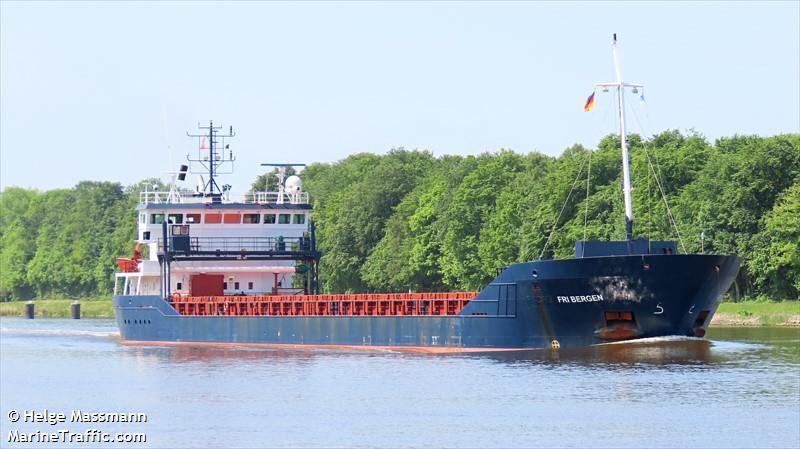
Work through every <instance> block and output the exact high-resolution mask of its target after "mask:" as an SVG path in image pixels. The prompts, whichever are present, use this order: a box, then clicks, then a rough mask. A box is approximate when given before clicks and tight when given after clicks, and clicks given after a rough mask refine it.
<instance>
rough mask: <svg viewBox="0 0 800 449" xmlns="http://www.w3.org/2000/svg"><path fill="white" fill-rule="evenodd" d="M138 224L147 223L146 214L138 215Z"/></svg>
mask: <svg viewBox="0 0 800 449" xmlns="http://www.w3.org/2000/svg"><path fill="white" fill-rule="evenodd" d="M139 223H141V224H145V223H147V214H139Z"/></svg>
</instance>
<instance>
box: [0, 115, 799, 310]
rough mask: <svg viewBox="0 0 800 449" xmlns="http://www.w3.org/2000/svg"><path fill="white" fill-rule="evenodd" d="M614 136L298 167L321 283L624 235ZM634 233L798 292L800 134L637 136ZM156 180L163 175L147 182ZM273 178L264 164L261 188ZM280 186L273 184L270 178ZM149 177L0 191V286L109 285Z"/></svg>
mask: <svg viewBox="0 0 800 449" xmlns="http://www.w3.org/2000/svg"><path fill="white" fill-rule="evenodd" d="M619 143H620V142H619V138H618V137H616V136H608V137H605V138H603V139H602V140H601V141H600V143H599V144H598V146H597V148H596V149H593V150H591V151H590V150H589V149H586V148H583V147H582V146H580V145H575V146H572V147H570V148H568V149H566V150H565V151H564V152H563V153H562V154H561V155H560V156H558V157H551V156H546V155H543V154H540V153H535V152H534V153H529V154H518V153H514V152H512V151H508V150H500V151H498V152H495V153H484V154H481V155H477V156H441V157H434V156H433V155H432V154H431V153H429V152H427V151H416V150H415V151H409V150H405V149H402V148H399V149H393V150H391V151H389V152H388V153H387V154H384V155H375V154H369V153H359V154H354V155H351V156H349V157H347V158H346V159H343V160H341V161H338V162H335V163H314V164H311V165H309V166H308V167H306V168H305V169H304V170H303V173H302V178H303V182H304V188H305V190H308V191H309V193H310V195H311V198H312V201H313V203H314V211H313V213H312V218H313V220H314V222H315V224H316V230H317V239H318V245H319V248H320V249H321V251H322V253H323V256H322V260H321V264H320V280H321V283H322V289H323V290H324V291H325V292H368V291H408V290H413V291H443V290H477V289H480V288H481V287H482V286H483V285H485V283H486V282H488V281H489V280H491V278H492V277H493V276H494V275H495V273H496V270H497V268H498V267H502V266H505V265H508V264H510V263H514V262H522V261H529V260H535V259H539V258H553V257H555V258H564V257H570V256H572V255H573V253H574V243H575V240H581V239H616V240H621V239H623V238H624V235H625V226H624V219H623V201H622V194H621V163H620V157H619ZM629 146H630V149H631V177H632V183H633V205H634V217H635V218H634V234H635V235H636V236H638V237H646V238H651V239H662V240H667V239H668V240H679V241H680V242H682V243H681V244H679V248H681V249H683V248H685V250H686V251H688V252H701V251H702V252H705V253H717V254H737V255H739V256H741V258H742V268H741V270H740V273H739V275H738V277H737V279H736V283H735V287H736V291H735V292H734V293H735V294H736V295H741V296H751V297H755V296H767V297H771V298H776V299H798V297H800V135H798V134H787V135H777V136H772V137H758V136H733V137H725V138H720V139H718V140H716V142H714V143H709V142H708V141H707V139H705V138H704V137H702V136H700V135H697V134H689V135H684V134H681V133H679V132H677V131H666V132H663V133H661V134H658V135H655V136H653V137H651V138H647V139H645V138H642V137H640V136H638V135H631V136H629ZM148 182H151V183H152V182H153V181H152V180H148ZM268 183H274V176H266V175H264V176H260V177H258V179H256V180H255V181H254V182H253V184H252V186H251V187H252V189H253V190H264V189H265V188H266V187H267V186H268ZM270 186H271V185H270ZM139 190H141V189H140V188H139V187H138V185H135V186H128V187H122V186H121V185H120V184H118V183H109V182H81V183H79V184H78V185H77V186H75V187H74V188H72V189H57V190H49V191H45V192H39V191H35V190H29V189H21V188H15V187H11V188H7V189H5V190H4V191H3V192H2V193H0V198H1V199H2V201H0V290H2V291H3V292H5V295H7V296H10V297H13V298H29V297H43V296H83V295H100V294H108V293H109V292H110V289H111V286H112V285H113V272H114V269H115V265H114V258H115V257H118V256H127V255H129V253H130V251H131V247H132V240H133V239H134V238H135V233H136V213H135V207H136V203H137V202H138V192H139Z"/></svg>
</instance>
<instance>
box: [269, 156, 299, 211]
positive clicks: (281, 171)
mask: <svg viewBox="0 0 800 449" xmlns="http://www.w3.org/2000/svg"><path fill="white" fill-rule="evenodd" d="M261 166H262V167H276V168H277V173H275V175H276V176H277V177H278V200H277V201H276V204H283V200H284V197H285V196H286V183H285V182H284V180H285V179H286V169H287V168H289V167H305V166H306V164H261ZM292 193H295V192H292Z"/></svg>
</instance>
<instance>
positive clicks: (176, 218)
mask: <svg viewBox="0 0 800 449" xmlns="http://www.w3.org/2000/svg"><path fill="white" fill-rule="evenodd" d="M167 220H168V223H171V224H181V223H183V214H169V215H168V216H167Z"/></svg>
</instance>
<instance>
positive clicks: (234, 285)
mask: <svg viewBox="0 0 800 449" xmlns="http://www.w3.org/2000/svg"><path fill="white" fill-rule="evenodd" d="M233 289H234V290H239V283H238V282H234V283H233Z"/></svg>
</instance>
